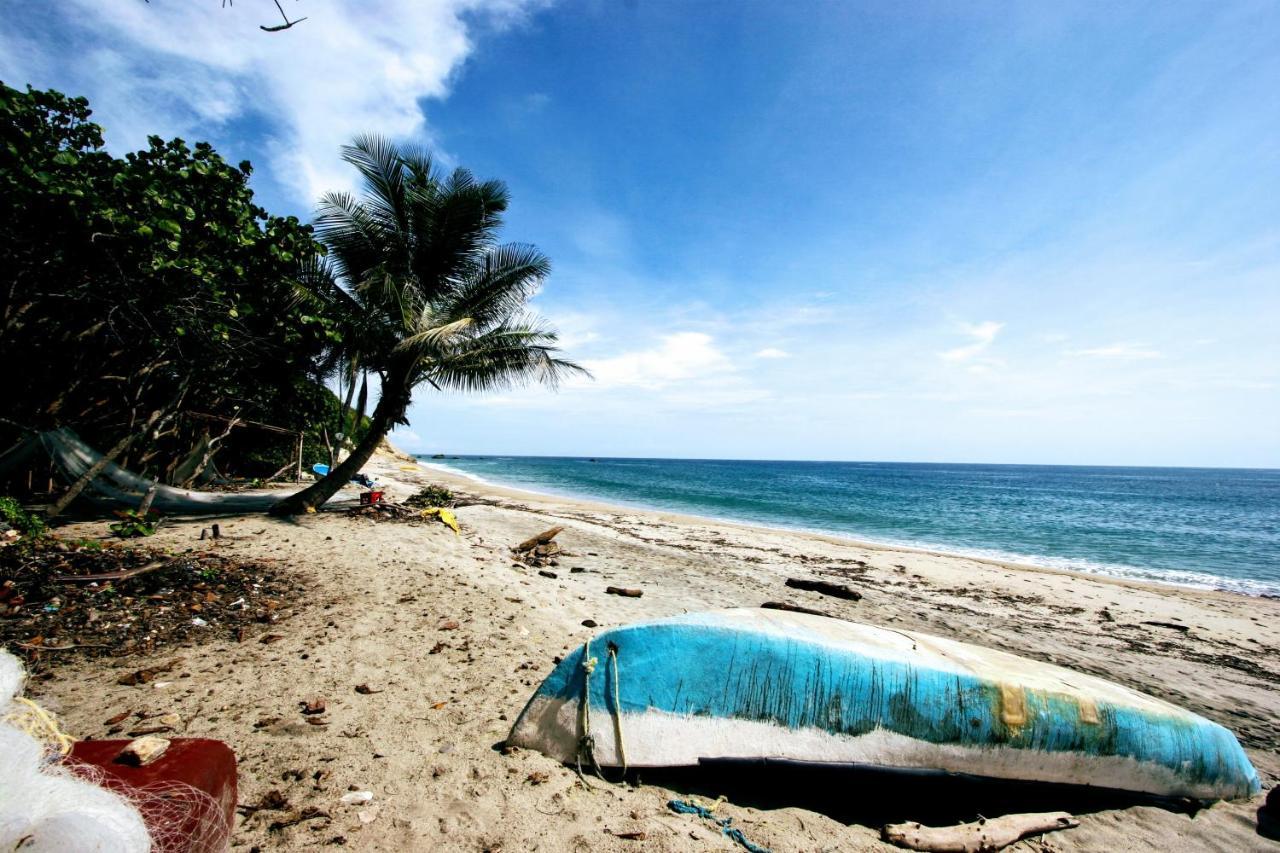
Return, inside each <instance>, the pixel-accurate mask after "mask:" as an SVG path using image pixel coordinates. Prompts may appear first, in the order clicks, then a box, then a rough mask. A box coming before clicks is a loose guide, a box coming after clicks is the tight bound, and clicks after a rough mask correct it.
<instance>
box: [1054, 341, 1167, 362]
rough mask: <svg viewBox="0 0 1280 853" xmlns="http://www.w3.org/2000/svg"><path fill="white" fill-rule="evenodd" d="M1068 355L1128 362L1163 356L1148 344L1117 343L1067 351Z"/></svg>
mask: <svg viewBox="0 0 1280 853" xmlns="http://www.w3.org/2000/svg"><path fill="white" fill-rule="evenodd" d="M1067 355H1073V356H1080V357H1082V358H1116V359H1126V360H1143V359H1151V358H1160V357H1161V356H1162V354H1161V353H1160V352H1159V351H1157V350H1154V349H1152V348H1151V347H1149V346H1147V345H1146V344H1132V343H1117V344H1109V345H1107V346H1102V347H1091V348H1089V349H1073V350H1067Z"/></svg>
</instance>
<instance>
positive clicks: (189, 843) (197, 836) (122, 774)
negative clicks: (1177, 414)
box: [67, 738, 236, 853]
mask: <svg viewBox="0 0 1280 853" xmlns="http://www.w3.org/2000/svg"><path fill="white" fill-rule="evenodd" d="M128 745H129V741H127V740H82V741H79V742H77V743H76V745H75V746H74V747H72V748H71V755H70V756H68V757H67V762H68V763H69V764H71V765H73V766H74V765H80V766H82V767H84V768H86V772H85V773H83V774H82V775H84V776H86V777H88V778H90V779H92V780H93V781H94V782H97V783H98V784H100V785H102V786H103V787H105V788H109V789H111V790H113V791H115V792H117V793H119V794H121V795H123V796H124V797H125V798H126V799H128V800H129V801H130V802H132V803H133V804H134V805H135V806H137V808H138V811H140V812H141V813H142V819H143V820H144V821H145V822H146V824H147V829H148V831H150V833H151V836H152V840H153V842H154V843H155V847H154V849H155V850H157V851H163V853H222V851H225V850H226V849H227V847H228V845H229V844H230V841H231V827H232V825H233V824H234V821H235V809H236V755H235V753H234V752H232V751H231V748H230V747H229V746H227V745H226V744H225V743H223V742H222V741H220V740H207V739H205V738H173V739H172V740H171V741H170V743H169V748H168V749H167V750H165V752H164V754H163V755H161V756H160V757H159V758H157V759H156V760H155V761H153V762H152V763H150V764H148V765H146V766H145V767H135V766H132V765H129V764H122V763H119V762H117V761H116V758H117V757H118V756H119V755H120V752H121V750H123V749H124V748H125V747H126V746H128ZM86 841H88V839H86Z"/></svg>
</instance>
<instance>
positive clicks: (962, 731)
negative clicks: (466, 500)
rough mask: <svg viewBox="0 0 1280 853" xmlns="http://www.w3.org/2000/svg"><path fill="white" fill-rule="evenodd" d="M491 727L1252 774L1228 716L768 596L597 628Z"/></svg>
mask: <svg viewBox="0 0 1280 853" xmlns="http://www.w3.org/2000/svg"><path fill="white" fill-rule="evenodd" d="M508 743H510V744H512V745H515V746H520V747H524V748H528V749H535V750H538V751H540V752H543V753H545V754H547V755H549V756H551V757H553V758H555V759H558V760H560V761H563V762H566V763H574V762H580V763H582V764H584V765H586V766H590V764H591V763H593V762H594V763H596V764H598V765H599V766H602V767H681V766H690V765H696V764H698V763H700V762H704V761H712V760H721V759H748V760H750V759H783V760H788V761H793V762H816V763H821V764H829V765H860V766H874V767H882V768H893V769H902V770H932V771H939V772H944V773H963V774H969V775H973V776H981V777H988V778H994V779H1012V780H1024V781H1035V782H1051V783H1064V784H1074V785H1089V786H1095V787H1099V788H1109V789H1115V790H1122V791H1134V792H1142V793H1146V794H1154V795H1157V796H1169V797H1190V798H1194V799H1200V800H1214V799H1234V798H1240V797H1249V796H1252V795H1254V794H1256V793H1257V792H1258V790H1259V781H1258V775H1257V773H1256V772H1255V771H1254V769H1253V767H1252V765H1250V763H1249V760H1248V758H1247V757H1246V756H1245V754H1244V750H1243V749H1241V747H1240V744H1239V742H1238V741H1237V740H1236V738H1235V736H1234V735H1233V734H1232V733H1231V732H1229V731H1228V730H1227V729H1225V728H1223V727H1222V726H1220V725H1218V724H1217V723H1214V722H1211V721H1209V720H1206V719H1204V718H1203V717H1200V716H1198V715H1196V714H1193V713H1191V712H1189V711H1186V710H1183V709H1181V708H1178V707H1176V706H1174V705H1171V704H1169V703H1168V702H1164V701H1162V700H1160V699H1156V698H1154V697H1151V696H1147V695H1144V694H1142V693H1139V692H1137V691H1135V690H1130V689H1129V688H1127V687H1122V686H1120V685H1118V684H1113V683H1111V682H1108V681H1104V680H1102V679H1100V678H1094V677H1092V676H1088V675H1084V674H1082V673H1078V672H1073V671H1071V670H1067V669H1063V668H1062V667H1057V666H1053V665H1051V664H1045V663H1039V662H1037V661H1032V660H1028V659H1026V658H1021V657H1018V656H1016V655H1012V654H1008V653H1006V652H1000V651H996V650H993V649H986V648H982V647H979V646H973V645H969V644H966V643H960V642H954V641H951V640H944V639H941V638H939V637H932V636H929V635H927V634H920V633H916V632H912V631H896V630H892V629H887V628H878V627H874V626H871V625H862V624H857V623H853V622H845V621H841V620H838V619H828V618H825V617H821V616H812V615H808V614H803V613H791V612H786V611H778V610H756V609H737V610H722V611H715V612H710V613H692V614H687V615H684V616H677V617H674V618H671V619H662V620H657V621H653V622H644V623H637V624H634V625H628V626H624V627H621V628H617V629H613V630H610V631H605V632H603V633H601V634H599V635H598V636H596V637H595V638H593V639H592V640H591V641H590V642H588V643H587V644H586V645H585V646H583V647H582V648H579V649H578V650H577V651H575V652H574V653H572V654H571V655H569V656H567V657H566V658H565V659H564V660H563V661H562V662H561V663H560V664H559V665H558V666H557V667H556V669H555V670H554V671H553V672H552V673H551V675H549V676H548V677H547V679H546V680H545V681H544V682H543V683H542V685H541V686H540V687H539V688H538V690H537V692H536V693H535V694H534V695H533V697H532V698H531V699H530V700H529V703H528V704H527V705H526V706H525V709H524V711H523V712H522V713H521V714H520V717H519V718H518V719H517V720H516V722H515V725H514V726H513V727H512V730H511V735H510V737H509V738H508Z"/></svg>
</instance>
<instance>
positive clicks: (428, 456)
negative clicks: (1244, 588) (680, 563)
mask: <svg viewBox="0 0 1280 853" xmlns="http://www.w3.org/2000/svg"><path fill="white" fill-rule="evenodd" d="M392 438H394V436H392ZM404 452H405V453H407V454H409V455H410V456H413V457H415V458H418V459H424V460H432V459H441V458H445V459H450V458H457V459H574V460H584V461H590V460H593V459H594V460H606V461H618V462H737V463H745V464H751V463H757V462H758V463H765V464H801V465H802V464H814V465H955V466H968V467H986V468H1116V469H1121V470H1135V471H1140V470H1152V471H1161V470H1163V471H1257V472H1262V473H1280V465H1276V466H1274V467H1273V466H1258V465H1132V464H1119V463H1114V462H1111V463H1106V462H1103V463H1093V462H1089V463H1086V462H956V461H937V460H910V459H765V458H745V457H735V456H608V455H605V454H598V453H597V454H578V455H565V454H556V453H455V452H449V453H444V452H441V451H434V452H431V453H428V452H426V451H419V450H407V451H404Z"/></svg>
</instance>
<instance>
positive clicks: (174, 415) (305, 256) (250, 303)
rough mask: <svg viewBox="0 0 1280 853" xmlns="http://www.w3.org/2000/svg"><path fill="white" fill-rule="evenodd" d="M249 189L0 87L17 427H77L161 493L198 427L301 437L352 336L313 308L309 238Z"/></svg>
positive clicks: (200, 151) (224, 168) (235, 172)
mask: <svg viewBox="0 0 1280 853" xmlns="http://www.w3.org/2000/svg"><path fill="white" fill-rule="evenodd" d="M249 175H250V166H249V164H248V163H247V162H245V163H241V164H239V165H238V166H232V165H230V164H228V163H227V162H226V161H224V160H223V159H222V157H220V156H219V155H218V154H217V152H215V151H214V150H213V148H212V147H210V146H209V145H208V144H207V143H197V144H196V145H194V146H189V145H187V143H185V142H183V141H182V140H180V139H173V140H168V141H166V140H162V139H160V138H159V137H151V138H150V139H149V144H148V147H147V148H146V149H145V150H142V151H138V152H136V153H131V154H128V155H127V156H125V157H123V158H119V157H115V156H112V155H111V154H110V153H108V152H107V151H105V150H104V148H103V141H102V134H101V129H100V128H99V127H98V126H97V125H95V124H93V123H92V122H91V121H90V110H89V107H88V103H87V102H86V101H85V100H84V99H83V98H68V97H66V96H64V95H62V94H59V93H57V92H52V91H38V90H33V89H30V88H28V89H27V91H26V92H21V91H18V90H16V89H12V88H9V87H7V86H5V85H4V84H2V83H0V363H3V364H4V365H6V366H7V367H8V368H9V369H8V370H6V371H5V374H4V381H5V398H6V407H5V408H6V418H7V419H8V421H9V423H8V424H7V426H9V427H12V426H14V424H18V425H21V426H22V427H25V428H29V429H46V428H50V427H54V426H60V425H70V426H72V427H74V428H75V429H77V430H78V431H80V432H81V434H82V435H84V436H85V437H86V438H87V439H88V440H90V441H91V443H93V444H95V445H97V446H99V447H100V448H103V449H106V448H109V447H114V446H119V445H121V444H124V449H122V456H123V458H122V460H121V461H124V462H127V463H130V464H131V467H134V468H136V469H139V470H143V471H146V472H148V473H152V474H159V475H161V476H163V475H164V473H165V469H166V467H172V466H173V464H175V463H176V461H177V460H178V459H179V458H181V456H182V455H183V454H184V452H185V451H186V450H187V448H188V447H189V446H190V438H191V437H190V434H189V433H190V426H189V425H186V424H185V423H184V420H183V418H182V417H181V413H182V412H184V411H188V410H191V411H203V412H209V413H214V414H219V415H229V414H238V415H240V416H242V417H249V418H253V419H257V420H262V421H265V422H274V423H280V425H282V426H292V425H293V424H294V423H296V419H294V418H290V417H289V413H290V412H293V411H295V409H296V408H299V407H295V406H293V405H292V404H293V403H294V402H296V401H297V400H298V399H299V398H300V397H306V396H307V395H308V394H310V393H311V391H313V390H314V384H313V383H311V382H309V381H307V380H308V379H309V378H312V377H318V376H320V375H321V374H323V373H324V372H325V371H326V370H328V369H330V366H329V364H328V362H327V361H326V359H327V358H328V356H329V353H330V351H331V350H332V349H333V347H335V346H336V345H337V344H338V342H340V340H341V338H342V329H341V327H340V325H339V324H338V323H337V322H335V320H334V319H333V315H332V314H330V313H326V312H325V311H318V310H314V308H315V306H316V305H320V306H321V307H324V305H326V304H327V303H326V302H325V297H324V295H323V294H321V295H320V296H319V297H317V296H315V295H314V294H311V293H309V292H308V291H307V284H308V282H307V281H306V280H305V279H306V278H307V273H306V271H307V270H308V269H311V268H314V267H315V265H316V262H315V255H316V254H317V252H319V251H322V250H321V249H320V247H319V246H318V245H317V244H316V243H315V241H314V240H313V238H312V234H311V229H310V227H309V226H306V225H303V224H302V223H300V222H298V220H297V219H295V218H293V217H284V218H282V217H277V216H271V215H269V214H267V212H266V211H264V210H263V209H262V208H260V207H258V206H257V205H256V204H254V203H253V193H252V191H251V190H250V189H249V185H248V178H249ZM317 300H318V301H317ZM301 408H306V407H305V406H304V407H301ZM281 421H292V422H290V423H281Z"/></svg>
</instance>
